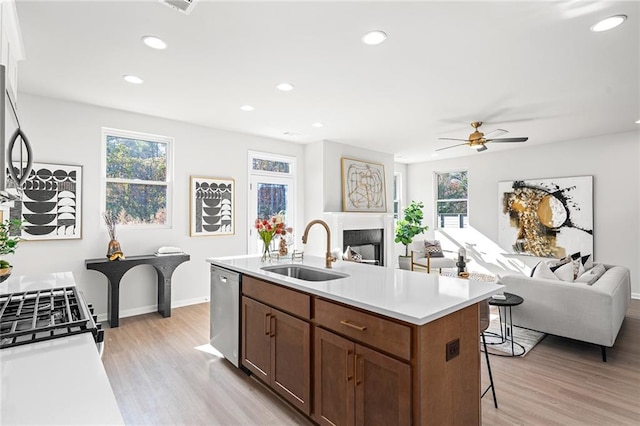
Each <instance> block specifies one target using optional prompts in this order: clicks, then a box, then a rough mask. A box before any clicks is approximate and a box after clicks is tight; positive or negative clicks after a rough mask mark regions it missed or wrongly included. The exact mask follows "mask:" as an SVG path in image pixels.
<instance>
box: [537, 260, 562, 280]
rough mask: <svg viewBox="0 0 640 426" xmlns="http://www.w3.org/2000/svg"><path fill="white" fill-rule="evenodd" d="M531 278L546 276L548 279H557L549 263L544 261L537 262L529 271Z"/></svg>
mask: <svg viewBox="0 0 640 426" xmlns="http://www.w3.org/2000/svg"><path fill="white" fill-rule="evenodd" d="M531 278H546V279H548V280H559V279H560V278H558V277H557V276H556V274H554V273H553V271H551V268H549V264H548V263H547V262H545V261H542V262H539V263H538V264H537V265H536V266H535V268H533V271H531Z"/></svg>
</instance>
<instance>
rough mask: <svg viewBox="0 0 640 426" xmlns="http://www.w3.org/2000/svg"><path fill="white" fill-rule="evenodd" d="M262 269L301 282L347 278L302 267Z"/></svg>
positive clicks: (338, 273) (330, 272)
mask: <svg viewBox="0 0 640 426" xmlns="http://www.w3.org/2000/svg"><path fill="white" fill-rule="evenodd" d="M262 269H263V270H265V271H269V272H273V273H276V274H280V275H284V276H286V277H291V278H296V279H299V280H303V281H330V280H337V279H340V278H346V277H348V276H349V275H347V274H343V273H341V272H333V271H327V270H325V269H317V268H312V267H310V266H304V265H273V266H265V267H263V268H262Z"/></svg>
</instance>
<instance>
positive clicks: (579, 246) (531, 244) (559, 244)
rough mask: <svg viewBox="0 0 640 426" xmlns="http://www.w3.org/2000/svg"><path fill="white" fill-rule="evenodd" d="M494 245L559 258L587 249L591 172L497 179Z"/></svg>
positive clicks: (590, 237) (589, 250) (590, 246)
mask: <svg viewBox="0 0 640 426" xmlns="http://www.w3.org/2000/svg"><path fill="white" fill-rule="evenodd" d="M498 189H499V191H498V197H499V200H498V202H499V204H500V209H499V210H500V211H501V214H500V215H499V220H498V242H499V245H500V246H501V247H502V248H504V249H505V250H507V251H509V252H510V253H516V254H526V255H532V256H540V257H556V258H562V257H565V256H567V255H569V254H570V253H575V252H582V253H593V176H578V177H568V178H554V179H535V180H517V181H512V182H499V183H498Z"/></svg>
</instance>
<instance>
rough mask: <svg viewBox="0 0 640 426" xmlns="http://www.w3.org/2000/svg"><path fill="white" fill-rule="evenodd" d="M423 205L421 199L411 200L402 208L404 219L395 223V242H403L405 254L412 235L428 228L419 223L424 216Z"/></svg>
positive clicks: (407, 251)
mask: <svg viewBox="0 0 640 426" xmlns="http://www.w3.org/2000/svg"><path fill="white" fill-rule="evenodd" d="M423 207H424V203H423V202H422V201H411V204H409V205H408V206H407V207H406V208H405V209H404V210H403V211H404V219H400V220H398V223H397V225H396V239H395V242H396V243H402V244H404V254H405V256H408V255H409V244H411V242H412V241H413V237H415V236H416V235H418V234H422V233H423V232H424V231H426V230H427V229H429V227H428V226H427V225H424V226H422V225H421V223H422V219H423V218H424V215H423V213H422V208H423Z"/></svg>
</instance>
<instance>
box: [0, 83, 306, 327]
mask: <svg viewBox="0 0 640 426" xmlns="http://www.w3.org/2000/svg"><path fill="white" fill-rule="evenodd" d="M19 114H20V122H21V125H22V127H23V129H24V131H25V132H26V133H27V135H28V136H29V139H30V142H31V144H32V146H33V151H34V156H35V161H36V162H42V163H59V164H75V165H82V166H83V179H84V181H83V187H82V191H83V206H82V220H83V229H82V238H81V239H78V240H58V241H25V242H22V243H21V246H20V247H19V249H18V251H17V252H16V254H14V255H11V256H12V257H10V258H9V260H10V262H11V263H12V264H13V265H14V273H15V274H20V275H24V274H36V273H47V272H56V271H72V272H73V273H74V276H75V278H76V281H77V282H78V286H79V288H80V289H81V290H82V291H83V292H84V293H85V295H86V296H87V299H88V300H89V302H90V303H93V304H94V306H95V308H96V312H97V313H98V314H105V313H106V311H107V280H106V278H105V277H104V276H103V275H102V274H100V273H98V272H95V271H88V270H86V269H85V266H84V260H85V259H91V258H102V257H104V256H105V254H106V251H107V243H108V241H109V238H108V234H107V232H106V228H105V226H104V223H103V222H102V219H101V216H100V215H101V212H102V206H100V174H101V170H100V160H101V140H100V138H101V127H102V126H105V127H112V128H116V129H124V130H132V131H137V132H144V133H152V134H158V135H165V136H170V137H173V138H174V160H175V161H174V165H175V170H174V182H175V184H174V193H173V228H172V229H160V230H140V229H138V230H132V229H130V230H127V229H125V228H121V229H118V240H119V242H120V244H121V246H122V249H123V252H124V253H125V255H139V254H150V253H153V252H154V251H155V250H156V249H157V248H158V247H160V246H165V245H169V246H178V247H181V248H182V249H183V250H184V251H185V252H186V253H188V254H190V255H191V261H190V262H187V263H184V264H182V265H180V266H179V267H178V268H177V269H176V271H175V273H174V275H173V292H172V304H173V306H174V307H176V306H180V305H184V304H189V303H194V302H198V301H204V300H206V299H208V297H209V268H208V266H209V265H208V264H207V263H206V262H205V258H207V257H212V256H224V255H234V254H242V253H246V250H247V229H248V223H249V221H253V219H254V218H247V197H248V195H247V185H248V184H247V151H248V150H254V151H264V152H272V153H278V154H284V155H291V156H295V157H297V159H298V164H299V166H300V167H299V170H304V158H303V153H304V147H303V146H302V145H299V144H294V143H287V142H281V141H276V140H271V139H266V138H261V137H255V136H250V135H244V134H239V133H233V132H226V131H222V130H216V129H210V128H205V127H198V126H194V125H189V124H185V123H181V122H177V121H171V120H166V119H162V118H155V117H150V116H145V115H140V114H132V113H127V112H123V111H118V110H113V109H107V108H100V107H94V106H89V105H86V104H79V103H73V102H64V101H60V100H55V99H51V98H44V97H39V96H33V95H29V94H24V93H21V94H20V112H19ZM190 175H199V176H211V177H225V178H233V179H235V184H236V194H235V221H236V229H235V235H233V236H217V237H189V194H188V187H189V176H190ZM298 183H299V184H298V185H297V188H298V189H297V195H298V197H299V199H300V200H302V197H303V188H304V172H299V173H298ZM300 204H301V203H300ZM303 210H304V209H303V208H299V209H298V211H297V218H296V223H295V224H293V226H294V228H299V227H300V226H302V218H303V215H304V211H303ZM120 291H121V292H120V310H121V313H122V314H123V315H122V316H126V315H132V314H137V313H141V312H151V311H154V310H155V306H156V300H157V299H156V294H157V293H156V276H155V271H154V270H153V268H152V267H150V266H148V265H145V266H139V267H136V268H134V269H132V270H130V271H129V272H128V273H127V274H126V275H125V276H124V278H123V280H122V283H121V289H120ZM101 318H103V316H101Z"/></svg>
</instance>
